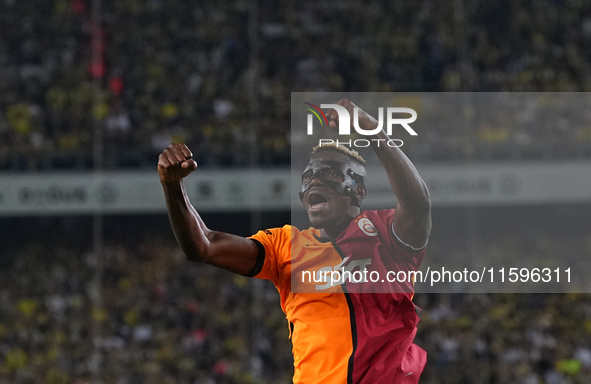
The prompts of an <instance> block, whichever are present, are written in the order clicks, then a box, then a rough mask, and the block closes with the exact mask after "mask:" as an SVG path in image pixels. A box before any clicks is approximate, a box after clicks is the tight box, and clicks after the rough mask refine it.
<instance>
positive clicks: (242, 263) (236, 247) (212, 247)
mask: <svg viewBox="0 0 591 384" xmlns="http://www.w3.org/2000/svg"><path fill="white" fill-rule="evenodd" d="M207 238H208V240H209V244H208V246H207V251H206V253H205V255H204V257H203V258H202V259H201V260H200V261H202V262H204V263H207V264H210V265H213V266H216V267H220V268H223V269H225V270H228V271H230V272H234V273H237V274H240V275H244V276H248V275H249V274H251V272H252V271H253V270H254V269H255V267H256V265H257V259H259V258H260V256H261V255H260V252H261V249H260V247H259V246H257V244H256V243H255V241H254V240H252V239H248V238H245V237H241V236H236V235H232V234H229V233H224V232H216V231H211V232H210V233H208V234H207Z"/></svg>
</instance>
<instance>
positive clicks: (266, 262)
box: [250, 225, 291, 285]
mask: <svg viewBox="0 0 591 384" xmlns="http://www.w3.org/2000/svg"><path fill="white" fill-rule="evenodd" d="M250 238H251V239H253V240H254V241H256V242H257V245H259V244H260V246H259V250H261V246H262V251H263V252H264V255H263V257H264V259H263V261H262V265H261V267H260V271H257V272H258V273H256V274H255V275H254V276H253V277H256V278H258V279H266V280H271V281H272V282H273V283H274V284H275V285H279V284H280V282H281V280H282V279H283V274H285V273H286V267H287V264H288V263H289V262H290V261H291V227H290V226H289V225H286V226H284V227H282V228H272V229H265V230H262V231H258V232H257V233H256V234H254V235H253V236H251V237H250ZM287 273H289V272H287Z"/></svg>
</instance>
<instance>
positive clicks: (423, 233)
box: [392, 204, 432, 249]
mask: <svg viewBox="0 0 591 384" xmlns="http://www.w3.org/2000/svg"><path fill="white" fill-rule="evenodd" d="M431 225H432V224H431V209H425V211H424V212H419V213H416V212H413V213H412V214H411V213H410V212H407V211H406V210H405V209H404V207H402V206H401V205H400V204H398V206H397V207H396V211H395V213H394V217H393V219H392V230H393V232H394V235H395V236H396V237H398V239H399V240H400V241H402V242H403V243H404V244H407V245H410V246H411V247H412V248H415V249H419V248H422V247H424V246H425V245H426V244H427V240H428V239H429V235H430V234H431Z"/></svg>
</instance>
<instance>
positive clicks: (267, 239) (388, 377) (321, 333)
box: [252, 209, 426, 384]
mask: <svg viewBox="0 0 591 384" xmlns="http://www.w3.org/2000/svg"><path fill="white" fill-rule="evenodd" d="M394 214H395V210H393V209H391V210H377V211H364V212H362V213H361V214H360V215H359V216H357V217H356V218H355V219H353V220H352V221H351V223H350V224H349V225H348V227H347V228H346V229H345V230H344V231H343V232H342V233H341V234H340V235H339V237H338V238H337V239H335V240H333V241H329V240H327V239H322V238H321V237H320V232H319V231H318V230H316V229H314V228H310V229H307V230H303V231H300V230H299V229H297V228H295V227H293V226H289V225H286V226H284V227H283V228H273V229H267V230H264V231H259V232H258V233H257V234H255V235H254V236H252V239H254V240H256V241H257V242H258V243H259V244H260V245H261V246H262V247H263V248H264V261H262V262H261V263H260V266H259V269H260V271H257V273H256V276H255V277H257V278H261V279H268V280H271V281H272V282H273V283H274V284H275V287H276V288H277V290H278V291H279V294H280V299H281V308H282V309H283V311H284V312H285V314H286V317H287V320H288V321H289V324H290V337H291V341H292V345H293V357H294V378H293V381H294V383H296V384H320V383H323V384H344V383H347V384H349V383H355V384H376V383H397V384H404V383H417V382H418V379H419V376H420V374H421V372H422V371H423V368H424V366H425V363H426V353H425V351H423V350H422V349H421V348H419V347H418V346H417V345H416V344H414V343H413V339H414V337H415V334H416V326H417V323H418V321H419V318H418V315H417V311H416V307H415V305H414V303H413V302H412V298H413V294H414V289H413V287H414V282H413V281H412V277H411V278H408V279H405V278H404V277H405V276H409V275H411V274H408V275H407V274H405V272H408V271H416V270H418V268H419V266H420V264H421V262H422V260H423V257H424V255H425V248H422V249H419V250H415V249H412V248H411V247H409V246H407V245H405V244H404V243H402V242H401V241H400V240H399V239H398V238H397V237H396V235H395V234H394V231H393V229H392V228H393V227H392V222H393V217H394ZM335 271H336V272H335ZM337 272H340V274H338V273H337ZM396 277H398V278H399V279H396ZM393 280H396V281H393Z"/></svg>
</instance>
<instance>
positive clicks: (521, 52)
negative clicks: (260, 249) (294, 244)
mask: <svg viewBox="0 0 591 384" xmlns="http://www.w3.org/2000/svg"><path fill="white" fill-rule="evenodd" d="M364 3H369V4H364ZM590 40H591V10H590V9H589V7H588V6H586V4H585V3H584V2H581V1H575V0H563V1H551V0H541V1H536V2H526V1H494V2H491V1H465V0H456V1H448V2H439V1H431V0H428V1H421V2H408V1H391V0H389V1H376V2H361V1H354V0H343V1H338V2H334V1H324V0H322V1H300V2H290V1H271V0H264V1H263V0H257V1H224V0H222V1H215V2H195V1H181V0H170V1H162V0H150V1H145V2H140V1H134V0H122V1H104V2H101V1H99V0H94V1H91V0H88V1H85V0H52V1H50V0H43V1H42V0H36V1H34V0H0V170H1V172H2V173H1V174H0V228H1V229H0V307H1V308H2V310H1V311H0V383H72V382H75V383H85V382H94V383H122V384H123V383H195V384H214V383H215V384H218V383H220V384H221V383H224V384H226V383H236V384H238V383H286V382H289V381H290V378H291V375H292V373H293V368H292V366H291V364H292V361H291V347H290V343H289V340H288V339H287V336H288V328H287V323H286V321H285V316H284V315H283V313H282V312H281V310H280V308H279V304H278V295H277V293H276V291H275V289H274V287H273V286H272V285H271V284H270V283H267V282H258V281H256V280H249V279H246V278H242V277H236V276H233V275H231V274H229V273H226V272H223V271H218V270H215V269H213V268H209V267H207V266H202V265H198V264H189V263H187V262H186V261H185V260H184V258H183V256H182V254H181V253H180V251H179V248H178V247H177V245H176V243H175V241H174V237H173V235H172V232H171V230H170V227H169V225H168V220H167V217H166V214H165V207H164V200H163V196H162V194H161V192H160V190H159V185H158V180H157V178H158V176H157V173H156V162H157V156H158V154H159V153H160V151H162V149H163V148H164V147H166V146H167V145H168V144H169V142H171V141H175V142H176V141H183V142H185V143H187V144H188V145H189V147H190V148H191V150H192V151H193V153H194V155H195V159H196V160H197V162H198V163H199V164H200V168H199V169H198V170H197V171H196V172H195V174H193V175H192V176H191V177H190V178H189V179H188V180H187V185H188V190H189V193H190V195H191V198H192V201H193V203H194V205H195V206H196V207H197V209H198V210H199V211H201V212H203V215H202V216H203V218H204V220H205V221H206V222H207V223H208V225H209V226H210V227H211V228H213V229H216V230H223V231H227V232H232V233H236V234H239V235H249V234H252V233H254V232H255V231H256V230H257V229H259V228H266V227H273V226H281V225H283V224H285V223H287V222H289V221H290V219H291V212H290V198H291V193H292V192H293V191H291V190H290V188H291V186H290V183H289V173H290V144H291V143H290V96H291V92H353V91H355V92H386V91H387V92H452V91H453V92H493V91H494V92H566V91H568V92H571V91H574V92H585V91H588V90H589V89H590V88H591V53H590V51H589V50H588V49H586V47H588V46H589V44H590V42H591V41H590ZM584 113H585V111H584V110H581V114H584ZM582 116H583V115H582ZM469 121H474V120H469ZM428 132H429V133H428V134H427V133H425V134H424V135H423V136H419V139H422V138H423V137H424V140H418V139H417V140H416V141H415V143H414V145H409V146H408V148H406V147H405V151H406V152H407V154H408V155H409V157H410V158H411V159H412V160H413V161H414V162H415V164H416V165H417V168H418V169H419V171H421V170H422V169H435V167H438V168H437V169H441V170H442V171H441V172H442V173H441V174H444V175H445V174H450V175H457V174H460V175H461V174H462V170H464V169H465V167H469V166H477V167H480V168H479V169H484V171H482V174H481V175H479V177H477V178H476V179H472V178H469V179H464V178H461V177H460V178H459V179H453V180H451V181H450V182H449V183H447V182H446V181H445V180H443V181H441V180H439V181H437V183H433V184H432V185H429V187H430V188H431V190H432V194H433V197H434V207H433V219H434V229H433V234H432V237H431V241H430V248H429V252H428V256H427V257H429V255H433V257H437V258H445V257H446V256H448V255H449V257H450V258H452V257H455V256H456V255H457V254H462V255H464V257H466V258H468V259H469V258H470V256H471V255H478V256H479V257H483V255H484V257H491V258H506V259H507V260H520V259H531V258H532V257H539V258H540V260H544V259H548V258H553V257H557V256H560V255H562V254H564V255H569V257H572V255H576V256H578V257H580V258H581V259H583V260H585V259H587V258H589V256H591V231H590V230H589V225H588V220H589V217H590V214H591V204H590V202H591V193H589V195H588V197H585V196H583V197H580V198H576V199H573V198H572V197H569V196H571V195H570V194H569V193H566V192H565V193H564V194H563V193H562V192H557V193H555V194H552V195H551V196H550V197H549V198H548V199H547V200H545V201H539V200H537V199H533V196H532V199H527V196H526V198H525V199H524V200H523V201H521V202H519V203H515V202H514V201H509V200H507V201H504V200H502V199H501V201H500V202H498V203H497V204H492V205H491V204H488V203H486V202H482V201H480V202H479V201H478V200H477V201H476V202H473V201H471V200H470V199H469V198H466V199H457V201H456V202H455V203H453V204H439V203H437V200H436V196H442V195H446V196H464V195H462V194H466V196H470V193H478V192H479V191H482V190H485V189H486V188H487V187H486V186H487V185H490V183H491V182H493V181H494V180H493V181H491V179H489V178H488V177H489V173H488V171H487V169H489V168H490V169H492V168H494V167H506V168H505V169H507V170H513V171H514V170H519V169H524V165H525V164H534V165H535V166H536V167H538V168H539V167H546V166H547V168H548V173H547V174H546V175H542V176H540V177H541V178H542V179H543V180H545V182H547V183H551V181H552V180H554V178H555V177H557V174H556V173H554V172H553V171H552V170H553V169H555V168H556V166H560V165H563V164H567V163H568V164H570V163H573V164H578V166H581V167H585V166H587V165H591V161H590V160H591V126H585V125H577V126H573V125H572V124H570V123H569V119H567V118H565V119H563V120H562V121H561V122H559V123H557V124H556V125H548V124H545V125H543V126H513V125H511V126H508V125H506V124H503V120H502V119H500V120H494V119H493V120H491V121H485V122H483V123H482V124H473V125H472V124H464V125H463V126H462V127H460V128H457V129H454V128H453V127H451V128H450V127H441V126H438V125H437V121H434V122H433V126H432V128H431V129H430V130H429V131H428ZM549 180H550V181H549ZM572 188H581V189H583V190H584V189H585V188H591V181H590V179H586V178H580V179H578V180H577V183H576V185H574V184H573V186H572ZM572 188H571V186H569V185H564V186H563V188H562V189H560V188H557V190H564V191H569V190H571V189H572ZM415 301H416V303H417V304H418V305H419V306H420V307H421V308H422V309H423V313H422V321H421V323H420V324H419V333H418V335H417V338H416V343H417V344H419V345H420V346H422V347H423V348H424V349H426V350H427V352H428V356H429V360H428V365H427V368H426V371H425V373H424V375H423V378H422V380H421V383H427V384H430V383H444V384H446V383H526V384H534V383H536V384H537V383H546V384H558V383H588V382H590V381H591V348H590V347H589V346H590V345H591V300H590V297H589V295H588V294H584V293H577V289H576V287H574V289H573V291H572V292H571V293H567V294H564V293H563V294H485V293H482V294H480V293H479V294H476V293H472V294H467V293H461V292H460V293H445V294H442V293H423V294H418V295H417V296H416V298H415Z"/></svg>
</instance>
